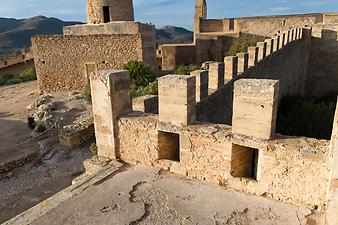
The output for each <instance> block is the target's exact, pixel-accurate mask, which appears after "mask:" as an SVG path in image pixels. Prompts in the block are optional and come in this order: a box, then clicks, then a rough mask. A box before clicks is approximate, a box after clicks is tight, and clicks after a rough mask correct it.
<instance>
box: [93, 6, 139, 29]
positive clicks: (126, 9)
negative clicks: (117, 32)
mask: <svg viewBox="0 0 338 225" xmlns="http://www.w3.org/2000/svg"><path fill="white" fill-rule="evenodd" d="M103 6H109V11H110V13H109V14H110V21H133V20H134V7H133V1H132V0H87V20H88V23H91V24H99V23H104V15H103Z"/></svg>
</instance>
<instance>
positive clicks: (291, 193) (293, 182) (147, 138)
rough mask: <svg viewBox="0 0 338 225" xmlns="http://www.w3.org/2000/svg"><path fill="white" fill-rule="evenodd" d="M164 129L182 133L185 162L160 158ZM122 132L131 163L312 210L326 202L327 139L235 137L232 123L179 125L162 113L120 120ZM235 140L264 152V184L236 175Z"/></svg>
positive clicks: (122, 150) (123, 148) (124, 156)
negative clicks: (233, 163)
mask: <svg viewBox="0 0 338 225" xmlns="http://www.w3.org/2000/svg"><path fill="white" fill-rule="evenodd" d="M159 131H165V132H171V133H176V134H179V136H180V151H181V158H180V162H173V161H170V160H165V159H162V160H161V159H159V155H158V145H159V139H158V135H159V134H158V132H159ZM119 134H120V136H119V137H120V154H121V159H122V160H124V161H126V162H130V163H134V164H136V163H142V164H146V165H151V166H157V167H160V168H163V169H169V170H170V171H171V172H174V173H179V174H182V175H185V176H188V177H191V178H196V179H200V180H204V181H208V182H211V183H215V184H220V185H222V186H225V187H227V188H231V189H233V190H236V191H241V192H247V193H251V194H255V195H263V196H266V197H269V198H272V199H276V200H278V201H283V202H289V203H294V204H298V205H303V206H306V207H309V208H312V209H313V208H315V207H316V206H319V207H320V208H323V207H324V205H325V203H326V194H327V191H326V190H327V185H328V180H327V177H328V174H329V166H330V163H329V162H330V160H329V157H328V152H327V150H328V141H319V142H318V141H317V140H313V139H306V138H295V139H288V138H286V137H284V138H280V139H278V140H276V141H259V140H257V139H256V140H250V139H247V137H240V136H233V135H232V132H231V127H228V126H224V125H217V124H207V125H194V126H187V127H176V126H172V125H170V124H165V123H161V122H159V121H158V118H157V116H150V115H148V116H145V115H143V116H140V117H134V116H130V117H128V116H127V117H123V118H121V119H120V120H119ZM233 144H238V145H245V146H251V147H252V148H257V149H259V150H260V159H259V160H260V162H259V163H260V165H261V167H260V169H259V170H260V171H259V174H260V178H259V182H257V181H255V180H248V179H241V178H234V177H232V175H231V174H230V173H231V152H232V148H233ZM309 146H312V147H309ZM145 149H146V151H145ZM183 151H184V153H183ZM309 184H316V185H309Z"/></svg>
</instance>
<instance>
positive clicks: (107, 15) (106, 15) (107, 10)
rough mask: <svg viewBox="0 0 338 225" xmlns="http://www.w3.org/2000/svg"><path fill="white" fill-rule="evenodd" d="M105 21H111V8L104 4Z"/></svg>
mask: <svg viewBox="0 0 338 225" xmlns="http://www.w3.org/2000/svg"><path fill="white" fill-rule="evenodd" d="M103 22H104V23H109V22H110V10H109V6H103Z"/></svg>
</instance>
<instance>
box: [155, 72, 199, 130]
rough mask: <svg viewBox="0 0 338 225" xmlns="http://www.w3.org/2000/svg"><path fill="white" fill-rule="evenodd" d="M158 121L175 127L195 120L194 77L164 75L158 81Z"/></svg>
mask: <svg viewBox="0 0 338 225" xmlns="http://www.w3.org/2000/svg"><path fill="white" fill-rule="evenodd" d="M158 94H159V118H160V121H163V122H169V123H172V124H177V125H188V124H193V123H194V122H195V120H196V77H195V76H192V75H190V76H186V75H184V76H182V75H166V76H164V77H161V78H159V79H158Z"/></svg>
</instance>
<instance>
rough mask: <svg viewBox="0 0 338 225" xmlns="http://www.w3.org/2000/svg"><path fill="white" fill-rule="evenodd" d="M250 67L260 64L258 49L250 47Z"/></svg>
mask: <svg viewBox="0 0 338 225" xmlns="http://www.w3.org/2000/svg"><path fill="white" fill-rule="evenodd" d="M248 54H249V59H248V67H249V68H250V67H253V66H256V64H257V62H258V47H248Z"/></svg>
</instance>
